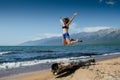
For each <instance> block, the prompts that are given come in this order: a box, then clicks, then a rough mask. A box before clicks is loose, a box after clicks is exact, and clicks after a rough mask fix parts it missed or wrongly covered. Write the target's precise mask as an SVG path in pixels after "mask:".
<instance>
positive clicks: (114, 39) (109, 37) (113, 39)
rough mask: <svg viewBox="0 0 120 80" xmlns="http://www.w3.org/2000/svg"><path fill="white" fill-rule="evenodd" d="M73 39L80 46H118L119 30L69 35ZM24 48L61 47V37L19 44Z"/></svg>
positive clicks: (110, 29) (111, 29)
mask: <svg viewBox="0 0 120 80" xmlns="http://www.w3.org/2000/svg"><path fill="white" fill-rule="evenodd" d="M70 36H71V38H73V39H81V40H83V42H82V43H81V44H120V28H109V29H102V30H99V31H96V32H80V33H76V34H71V35H70ZM20 45H22V46H23V45H24V46H51V45H62V36H61V37H51V38H44V39H40V40H35V41H27V42H24V43H21V44H20Z"/></svg>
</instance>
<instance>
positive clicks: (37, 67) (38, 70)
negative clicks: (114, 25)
mask: <svg viewBox="0 0 120 80" xmlns="http://www.w3.org/2000/svg"><path fill="white" fill-rule="evenodd" d="M115 58H120V54H114V55H107V57H106V56H104V55H102V56H96V57H95V59H96V61H97V62H101V61H106V60H111V59H115ZM50 65H51V64H48V65H47V66H46V65H43V66H42V68H41V67H40V66H41V65H34V66H32V67H31V66H29V67H26V68H24V69H13V71H11V73H9V74H6V75H4V76H2V77H0V79H1V80H7V79H9V78H17V77H22V76H27V75H32V74H42V73H46V72H49V74H51V73H50ZM25 69H27V70H25ZM16 70H17V71H16ZM21 70H22V71H21ZM19 71H20V72H19ZM52 77H54V76H52Z"/></svg>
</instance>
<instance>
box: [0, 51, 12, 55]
mask: <svg viewBox="0 0 120 80" xmlns="http://www.w3.org/2000/svg"><path fill="white" fill-rule="evenodd" d="M9 53H11V51H5V52H0V55H5V54H9Z"/></svg>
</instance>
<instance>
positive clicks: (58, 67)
mask: <svg viewBox="0 0 120 80" xmlns="http://www.w3.org/2000/svg"><path fill="white" fill-rule="evenodd" d="M91 63H95V59H94V58H88V59H80V58H78V59H70V60H68V61H62V62H57V63H53V64H52V65H51V71H52V73H53V74H54V75H58V74H59V73H62V72H65V71H66V70H68V69H71V68H73V67H77V66H78V67H82V66H85V65H90V64H91Z"/></svg>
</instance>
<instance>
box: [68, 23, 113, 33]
mask: <svg viewBox="0 0 120 80" xmlns="http://www.w3.org/2000/svg"><path fill="white" fill-rule="evenodd" d="M108 28H111V27H107V26H96V27H79V26H78V25H77V24H76V23H73V24H72V25H71V26H70V31H69V32H70V33H71V34H72V33H79V32H95V31H99V30H102V29H108Z"/></svg>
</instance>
